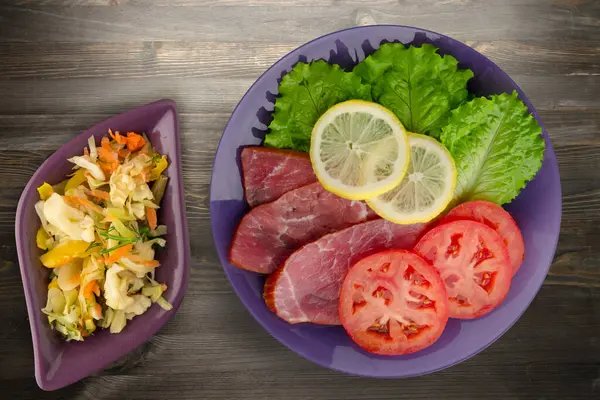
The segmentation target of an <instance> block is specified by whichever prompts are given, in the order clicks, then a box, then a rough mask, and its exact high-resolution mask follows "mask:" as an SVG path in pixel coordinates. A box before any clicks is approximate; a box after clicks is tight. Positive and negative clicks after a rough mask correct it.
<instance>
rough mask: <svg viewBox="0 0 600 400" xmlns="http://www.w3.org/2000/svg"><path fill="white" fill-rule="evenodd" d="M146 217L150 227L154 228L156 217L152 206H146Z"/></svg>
mask: <svg viewBox="0 0 600 400" xmlns="http://www.w3.org/2000/svg"><path fill="white" fill-rule="evenodd" d="M146 218H147V219H148V225H149V226H150V229H152V230H154V229H156V226H157V225H158V221H157V220H158V218H157V216H156V210H155V209H154V208H151V207H146Z"/></svg>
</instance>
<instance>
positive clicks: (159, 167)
mask: <svg viewBox="0 0 600 400" xmlns="http://www.w3.org/2000/svg"><path fill="white" fill-rule="evenodd" d="M168 166H169V163H168V162H167V156H162V157H161V158H160V160H158V162H157V163H156V165H155V166H154V168H152V169H151V170H150V180H151V181H155V180H157V179H158V177H159V176H160V174H162V173H163V171H164V170H165V169H167V167H168Z"/></svg>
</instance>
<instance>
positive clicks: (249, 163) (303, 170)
mask: <svg viewBox="0 0 600 400" xmlns="http://www.w3.org/2000/svg"><path fill="white" fill-rule="evenodd" d="M242 172H243V176H244V179H243V181H244V192H245V194H246V201H247V202H248V204H250V207H255V206H257V205H259V204H263V203H268V202H271V201H274V200H277V199H278V198H279V197H281V196H282V195H283V194H284V193H287V192H289V191H290V190H293V189H296V188H299V187H301V186H304V185H308V184H309V183H313V182H316V181H317V177H316V176H315V174H314V172H313V168H312V164H311V163H310V158H309V156H308V154H307V153H299V152H296V151H292V150H280V149H270V148H265V147H246V148H245V149H243V150H242Z"/></svg>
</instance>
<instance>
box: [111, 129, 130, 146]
mask: <svg viewBox="0 0 600 400" xmlns="http://www.w3.org/2000/svg"><path fill="white" fill-rule="evenodd" d="M108 134H109V135H110V137H111V138H113V140H114V141H115V142H117V143H119V144H127V138H126V137H125V136H121V134H120V133H119V131H117V132H115V133H114V134H113V132H112V131H111V130H110V129H109V130H108Z"/></svg>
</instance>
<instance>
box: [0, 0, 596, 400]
mask: <svg viewBox="0 0 600 400" xmlns="http://www.w3.org/2000/svg"><path fill="white" fill-rule="evenodd" d="M374 23H396V24H406V25H413V26H419V27H423V28H427V29H432V30H435V31H438V32H441V33H445V34H449V35H451V36H453V37H455V38H457V39H459V40H462V41H464V42H466V43H467V44H469V45H471V46H472V47H474V48H476V49H477V50H478V51H480V52H482V53H483V54H484V55H486V56H488V57H490V58H491V59H492V60H493V61H494V62H496V63H497V64H498V65H500V66H501V67H502V68H503V69H504V70H505V71H507V72H508V73H509V74H510V75H511V77H513V78H514V79H515V81H516V82H517V83H518V84H519V85H520V86H521V87H522V89H523V90H524V91H525V92H526V93H527V95H528V96H529V97H530V99H531V100H532V101H533V103H534V105H535V107H536V108H537V109H538V110H539V112H540V115H541V117H542V119H543V121H544V124H545V126H546V128H547V129H548V131H549V133H550V136H551V138H552V141H553V144H554V147H555V150H556V154H557V158H558V161H559V167H560V172H561V183H562V189H563V219H562V227H561V236H560V240H559V245H558V249H557V252H556V257H555V260H554V263H553V265H552V268H551V270H550V273H549V275H548V277H547V278H546V281H545V284H544V286H543V287H542V289H541V290H540V292H539V294H538V296H537V297H536V299H535V300H534V301H533V303H532V305H531V306H530V307H529V309H528V310H527V311H526V313H525V314H524V315H523V316H522V317H521V319H520V320H519V321H518V322H517V324H516V325H515V326H514V327H513V328H512V329H511V330H510V331H509V332H507V333H506V334H505V335H504V336H503V337H502V338H501V339H500V340H498V341H497V342H496V343H494V344H493V345H492V346H490V347H489V348H488V349H486V350H485V351H484V352H482V353H481V354H479V355H477V356H475V357H473V358H472V359H470V360H467V361H465V362H463V363H462V364H460V365H457V366H455V367H452V368H450V369H448V370H445V371H442V372H439V373H436V374H433V375H429V376H424V377H420V378H414V379H407V380H383V381H381V380H373V379H361V378H357V377H350V376H346V375H343V374H340V373H337V372H332V371H329V370H326V369H323V368H321V367H318V366H316V365H314V364H312V363H311V362H309V361H307V360H305V359H303V358H300V357H299V356H297V355H296V354H294V353H292V352H291V351H289V350H288V349H286V348H285V347H283V346H282V345H281V344H279V342H277V341H276V340H275V339H273V338H272V337H271V336H269V335H268V334H267V333H266V332H265V331H264V330H263V329H262V328H261V327H260V326H259V325H258V324H257V323H256V322H255V321H254V320H253V319H252V317H251V316H250V315H249V313H248V312H247V311H246V310H245V309H244V307H243V306H242V305H241V303H240V301H239V300H238V298H237V297H236V295H235V294H234V293H233V291H232V289H231V286H230V285H229V283H228V282H227V279H226V278H225V276H224V274H223V272H222V269H221V267H220V265H219V262H218V258H217V255H216V252H215V251H214V249H213V243H212V237H211V233H210V220H209V212H208V187H209V182H210V173H211V167H212V159H213V156H214V151H215V149H216V146H217V143H218V140H219V138H220V135H221V133H222V131H223V127H224V126H225V123H226V122H227V119H228V117H229V114H230V113H231V111H232V110H233V108H234V107H235V105H236V104H237V102H238V101H239V99H240V98H241V96H242V95H243V94H244V92H245V91H246V90H247V89H248V87H250V85H251V84H252V83H253V82H254V80H255V79H256V78H257V77H258V76H259V75H260V74H261V73H262V72H263V71H264V70H265V69H266V68H268V67H269V66H270V65H271V64H272V63H273V62H275V61H277V60H278V59H279V58H280V57H281V56H283V55H284V54H286V53H287V52H289V51H291V50H292V49H294V48H295V47H297V46H298V45H300V44H302V43H304V42H306V41H308V40H311V39H313V38H315V37H318V36H320V35H322V34H325V33H328V32H330V31H333V30H337V29H343V28H348V27H352V26H356V25H367V24H374ZM0 94H1V96H0V176H2V186H1V189H0V310H2V311H1V312H0V316H2V323H0V360H1V361H0V389H1V390H2V396H1V397H2V398H11V399H34V398H35V399H66V398H77V399H166V398H177V399H197V398H203V399H400V398H402V399H404V398H406V399H442V398H443V399H476V398H482V397H484V396H485V397H488V398H491V399H529V398H533V399H593V398H600V246H598V243H600V228H598V227H599V226H600V2H598V1H594V0H547V1H546V0H524V1H519V0H500V1H492V0H490V1H475V0H444V1H437V0H423V1H395V0H373V1H369V2H363V1H358V0H353V1H342V0H326V1H316V0H314V1H312V0H282V1H276V0H223V1H216V0H213V1H193V0H118V1H117V0H39V1H38V0H36V1H34V0H5V1H3V2H1V3H0ZM165 97H170V98H173V99H174V100H176V101H177V102H178V105H179V108H180V111H181V115H180V118H181V130H182V135H183V136H182V140H183V148H184V153H183V156H182V157H183V160H182V162H183V175H184V183H185V196H186V206H187V214H188V218H189V221H190V223H189V229H190V237H191V241H192V263H193V265H192V273H191V277H190V283H189V290H188V293H187V296H186V298H185V300H184V302H183V305H182V307H181V309H180V311H179V312H178V313H177V314H176V316H175V317H174V318H173V320H171V321H170V322H169V323H168V324H167V325H166V326H165V327H164V328H163V329H161V331H160V332H159V333H158V334H157V335H156V336H155V337H153V338H152V340H151V341H150V342H149V343H147V344H146V345H144V346H142V347H141V348H139V349H137V350H136V351H134V352H133V353H132V354H130V355H128V356H127V357H125V358H124V359H123V360H120V361H119V362H118V363H116V364H115V365H114V366H112V367H111V368H109V369H108V370H106V371H104V372H101V373H99V374H97V375H96V376H93V377H89V378H87V379H85V380H83V381H82V382H79V383H77V384H74V385H72V386H71V387H68V388H65V389H63V390H59V391H55V392H50V393H47V392H42V391H41V390H40V389H39V388H38V387H37V385H36V384H35V380H34V378H33V354H32V347H31V338H30V332H29V325H28V321H27V317H26V310H25V302H24V298H23V290H22V286H21V278H20V274H19V271H18V260H17V256H16V249H15V243H14V234H13V231H14V215H15V209H16V204H17V201H18V198H19V196H20V193H21V191H22V189H23V187H24V186H25V184H26V182H27V180H28V179H29V177H30V176H31V175H32V174H33V173H34V171H35V170H36V168H37V167H38V166H39V165H40V163H41V162H42V161H43V160H44V159H45V158H46V157H47V156H48V155H50V154H51V153H52V152H53V151H54V150H56V149H57V148H58V147H59V146H60V145H61V144H63V143H65V142H66V141H68V140H69V139H70V138H71V137H73V136H74V135H76V134H77V133H78V132H81V131H82V130H84V129H85V128H87V127H89V126H91V125H93V124H95V123H97V122H99V121H102V120H103V119H105V118H107V117H109V116H111V115H113V114H116V113H119V112H122V111H124V110H126V109H129V108H131V107H134V106H136V105H140V104H143V103H146V102H149V101H152V100H155V99H158V98H165Z"/></svg>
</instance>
